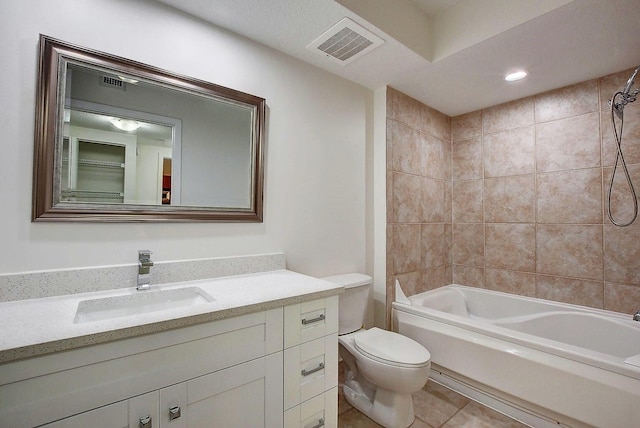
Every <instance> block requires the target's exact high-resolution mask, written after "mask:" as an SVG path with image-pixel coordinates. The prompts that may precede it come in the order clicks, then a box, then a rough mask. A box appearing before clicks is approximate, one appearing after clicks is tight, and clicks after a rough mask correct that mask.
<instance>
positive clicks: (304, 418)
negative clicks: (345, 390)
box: [284, 386, 338, 428]
mask: <svg viewBox="0 0 640 428" xmlns="http://www.w3.org/2000/svg"><path fill="white" fill-rule="evenodd" d="M337 426H338V387H337V386H336V387H334V388H331V389H330V390H329V391H327V392H325V393H324V394H322V395H318V396H316V397H314V398H312V399H311V400H307V401H305V402H304V403H300V405H298V406H295V407H293V408H291V409H289V410H287V411H285V412H284V428H322V427H324V428H336V427H337Z"/></svg>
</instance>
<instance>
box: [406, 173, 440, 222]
mask: <svg viewBox="0 0 640 428" xmlns="http://www.w3.org/2000/svg"><path fill="white" fill-rule="evenodd" d="M445 190H446V186H445V182H444V181H442V180H435V179H432V178H423V179H422V198H421V200H420V202H421V203H422V220H423V221H424V222H425V223H443V222H444V221H445V218H444V213H445V206H444V204H445ZM414 197H419V196H418V194H416V195H414Z"/></svg>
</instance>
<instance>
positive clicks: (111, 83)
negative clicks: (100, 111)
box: [100, 74, 127, 91]
mask: <svg viewBox="0 0 640 428" xmlns="http://www.w3.org/2000/svg"><path fill="white" fill-rule="evenodd" d="M100 86H106V87H108V88H114V89H120V90H121V91H126V90H127V84H126V83H125V82H124V81H123V80H121V79H118V78H117V77H113V76H107V75H105V74H101V75H100Z"/></svg>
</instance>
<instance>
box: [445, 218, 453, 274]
mask: <svg viewBox="0 0 640 428" xmlns="http://www.w3.org/2000/svg"><path fill="white" fill-rule="evenodd" d="M443 237H444V262H445V264H446V265H447V266H450V265H452V264H453V252H452V250H453V224H451V223H445V224H444V236H443Z"/></svg>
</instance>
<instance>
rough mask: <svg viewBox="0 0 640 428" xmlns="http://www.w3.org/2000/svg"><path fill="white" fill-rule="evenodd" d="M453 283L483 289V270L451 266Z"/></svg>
mask: <svg viewBox="0 0 640 428" xmlns="http://www.w3.org/2000/svg"><path fill="white" fill-rule="evenodd" d="M453 283H454V284H458V285H466V286H469V287H479V288H484V268H481V267H473V266H463V265H453Z"/></svg>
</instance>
